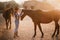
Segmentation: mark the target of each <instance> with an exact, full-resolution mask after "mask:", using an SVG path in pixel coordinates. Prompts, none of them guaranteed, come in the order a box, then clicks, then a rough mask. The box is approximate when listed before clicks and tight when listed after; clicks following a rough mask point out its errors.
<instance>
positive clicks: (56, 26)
mask: <svg viewBox="0 0 60 40" xmlns="http://www.w3.org/2000/svg"><path fill="white" fill-rule="evenodd" d="M57 28H58V22H55V30H54V33H53V35H52V37H54V35H55V33H56V31H57Z"/></svg>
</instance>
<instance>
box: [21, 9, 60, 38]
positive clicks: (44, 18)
mask: <svg viewBox="0 0 60 40" xmlns="http://www.w3.org/2000/svg"><path fill="white" fill-rule="evenodd" d="M21 13H23V15H22V16H21V20H23V19H24V17H25V16H26V15H28V16H29V17H30V18H31V19H32V21H33V23H34V35H33V38H34V37H35V36H36V28H37V25H38V28H39V30H40V31H41V33H42V36H41V38H43V36H44V33H43V31H42V28H41V25H40V24H41V23H45V24H47V23H50V22H52V21H54V22H55V30H54V33H53V35H52V38H53V37H54V35H55V33H56V32H57V34H56V36H58V35H59V24H58V21H59V18H60V14H57V13H59V12H58V11H55V10H52V11H48V12H43V11H42V10H26V9H22V12H21Z"/></svg>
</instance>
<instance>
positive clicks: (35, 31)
mask: <svg viewBox="0 0 60 40" xmlns="http://www.w3.org/2000/svg"><path fill="white" fill-rule="evenodd" d="M36 25H37V24H36V23H34V35H33V38H34V37H35V36H36V29H37V27H36Z"/></svg>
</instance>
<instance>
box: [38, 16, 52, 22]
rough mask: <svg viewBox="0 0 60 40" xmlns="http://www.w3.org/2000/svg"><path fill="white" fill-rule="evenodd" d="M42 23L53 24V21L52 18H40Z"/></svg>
mask: <svg viewBox="0 0 60 40" xmlns="http://www.w3.org/2000/svg"><path fill="white" fill-rule="evenodd" d="M39 21H40V23H50V22H52V21H53V20H52V18H51V17H46V16H45V17H41V18H40V20H39Z"/></svg>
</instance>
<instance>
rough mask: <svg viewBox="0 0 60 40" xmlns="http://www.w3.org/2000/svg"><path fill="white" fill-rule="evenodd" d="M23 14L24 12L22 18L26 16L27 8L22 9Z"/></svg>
mask: <svg viewBox="0 0 60 40" xmlns="http://www.w3.org/2000/svg"><path fill="white" fill-rule="evenodd" d="M21 14H22V16H21V20H23V18H24V17H25V16H26V10H24V9H22V12H21Z"/></svg>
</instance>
